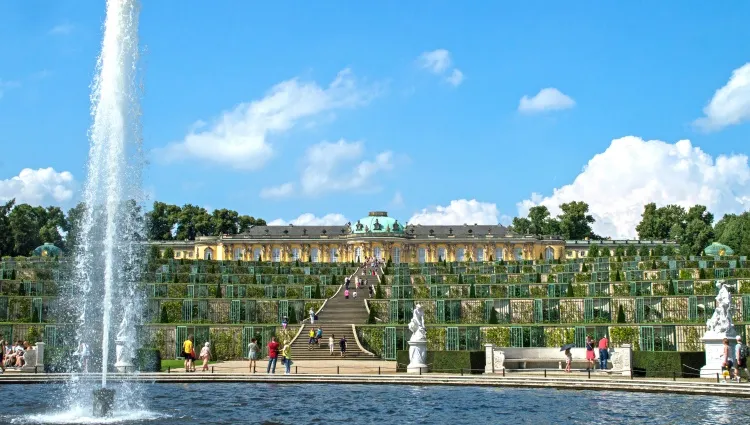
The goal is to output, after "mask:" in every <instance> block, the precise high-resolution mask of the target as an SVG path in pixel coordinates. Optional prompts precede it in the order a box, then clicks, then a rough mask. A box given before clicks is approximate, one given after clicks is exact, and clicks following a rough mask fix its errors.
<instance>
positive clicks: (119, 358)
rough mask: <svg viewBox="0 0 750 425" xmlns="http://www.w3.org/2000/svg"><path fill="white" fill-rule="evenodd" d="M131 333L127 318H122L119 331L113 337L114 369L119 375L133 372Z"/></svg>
mask: <svg viewBox="0 0 750 425" xmlns="http://www.w3.org/2000/svg"><path fill="white" fill-rule="evenodd" d="M133 331H134V329H133V328H132V327H131V326H130V321H129V320H128V316H127V315H125V316H123V318H122V322H120V329H119V331H118V332H117V336H116V337H115V360H116V361H115V368H117V371H118V372H120V373H126V372H128V371H131V372H132V371H133V367H134V365H133V352H132V351H133V350H132V346H133V340H134V338H133Z"/></svg>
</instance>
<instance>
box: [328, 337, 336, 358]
mask: <svg viewBox="0 0 750 425" xmlns="http://www.w3.org/2000/svg"><path fill="white" fill-rule="evenodd" d="M334 337H335V335H333V334H331V336H329V337H328V349H329V350H331V355H333V347H334V345H333V341H334V339H335V338H334Z"/></svg>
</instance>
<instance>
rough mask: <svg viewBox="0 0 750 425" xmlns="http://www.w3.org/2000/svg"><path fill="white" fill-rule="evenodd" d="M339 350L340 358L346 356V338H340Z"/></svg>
mask: <svg viewBox="0 0 750 425" xmlns="http://www.w3.org/2000/svg"><path fill="white" fill-rule="evenodd" d="M339 349H340V350H341V357H345V356H346V337H345V336H344V337H341V340H340V341H339Z"/></svg>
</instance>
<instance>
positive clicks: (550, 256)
mask: <svg viewBox="0 0 750 425" xmlns="http://www.w3.org/2000/svg"><path fill="white" fill-rule="evenodd" d="M544 259H545V260H554V259H555V250H554V249H552V247H551V246H548V247H547V248H546V249H545V250H544Z"/></svg>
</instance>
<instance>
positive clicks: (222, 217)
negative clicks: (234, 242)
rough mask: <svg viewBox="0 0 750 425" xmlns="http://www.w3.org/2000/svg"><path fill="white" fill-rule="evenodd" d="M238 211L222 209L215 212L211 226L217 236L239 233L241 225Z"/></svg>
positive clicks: (212, 215)
mask: <svg viewBox="0 0 750 425" xmlns="http://www.w3.org/2000/svg"><path fill="white" fill-rule="evenodd" d="M238 217H239V214H237V211H232V210H228V209H226V208H222V209H220V210H214V212H213V214H211V224H212V227H213V230H214V234H216V235H234V234H236V233H237V230H238V227H239V223H238Z"/></svg>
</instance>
